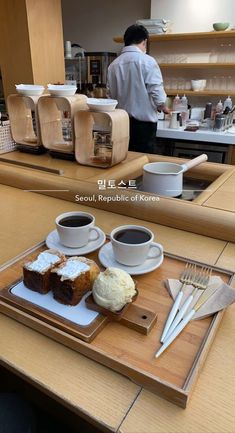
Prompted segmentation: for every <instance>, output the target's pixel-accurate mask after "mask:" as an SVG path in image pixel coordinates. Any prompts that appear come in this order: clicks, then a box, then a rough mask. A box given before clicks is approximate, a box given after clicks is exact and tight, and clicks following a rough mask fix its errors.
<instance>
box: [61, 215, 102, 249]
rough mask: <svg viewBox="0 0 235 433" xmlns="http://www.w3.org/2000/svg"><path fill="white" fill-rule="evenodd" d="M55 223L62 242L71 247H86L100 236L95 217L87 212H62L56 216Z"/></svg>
mask: <svg viewBox="0 0 235 433" xmlns="http://www.w3.org/2000/svg"><path fill="white" fill-rule="evenodd" d="M55 224H56V229H57V232H58V235H59V238H60V242H61V244H62V245H64V246H66V247H69V248H80V247H84V246H85V245H87V244H88V242H90V241H96V240H97V239H98V238H99V236H100V233H99V231H98V228H97V227H95V217H94V216H93V215H91V214H89V213H87V212H65V213H62V214H61V215H59V216H58V217H57V218H56V220H55ZM92 232H93V233H94V232H95V233H96V235H95V236H94V235H93V233H92Z"/></svg>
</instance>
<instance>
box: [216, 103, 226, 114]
mask: <svg viewBox="0 0 235 433" xmlns="http://www.w3.org/2000/svg"><path fill="white" fill-rule="evenodd" d="M223 110H224V106H223V102H222V101H221V99H220V100H219V102H218V103H217V104H216V107H215V112H216V114H218V113H223Z"/></svg>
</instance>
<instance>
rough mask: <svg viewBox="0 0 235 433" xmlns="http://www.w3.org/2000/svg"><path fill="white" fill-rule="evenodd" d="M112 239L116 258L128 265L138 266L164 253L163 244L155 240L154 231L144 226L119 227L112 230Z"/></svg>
mask: <svg viewBox="0 0 235 433" xmlns="http://www.w3.org/2000/svg"><path fill="white" fill-rule="evenodd" d="M110 239H111V243H112V248H113V255H114V258H115V260H116V261H117V262H119V263H121V264H123V265H126V266H138V265H141V264H143V263H144V262H145V261H146V260H149V259H155V258H158V257H160V256H161V255H162V254H163V247H162V245H161V244H157V243H156V242H153V239H154V234H153V232H151V230H149V229H148V228H146V227H143V226H137V225H124V226H120V227H117V228H115V229H114V230H113V231H112V232H111V234H110ZM137 242H138V243H137Z"/></svg>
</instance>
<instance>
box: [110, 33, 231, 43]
mask: <svg viewBox="0 0 235 433" xmlns="http://www.w3.org/2000/svg"><path fill="white" fill-rule="evenodd" d="M218 38H235V31H234V30H225V31H223V32H216V31H214V30H212V31H211V32H200V33H167V34H164V35H150V36H149V41H150V42H158V41H159V40H161V42H164V41H181V40H190V39H191V40H193V39H218ZM113 40H114V42H117V43H122V42H123V37H122V36H116V37H114V38H113Z"/></svg>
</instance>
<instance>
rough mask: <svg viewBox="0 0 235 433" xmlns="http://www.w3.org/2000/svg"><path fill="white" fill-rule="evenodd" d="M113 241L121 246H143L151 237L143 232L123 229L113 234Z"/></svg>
mask: <svg viewBox="0 0 235 433" xmlns="http://www.w3.org/2000/svg"><path fill="white" fill-rule="evenodd" d="M114 239H116V241H119V242H122V243H123V244H144V243H145V242H148V241H149V240H150V239H151V236H150V234H149V233H147V232H145V231H143V230H138V229H125V230H120V231H119V232H117V233H115V235H114Z"/></svg>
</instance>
